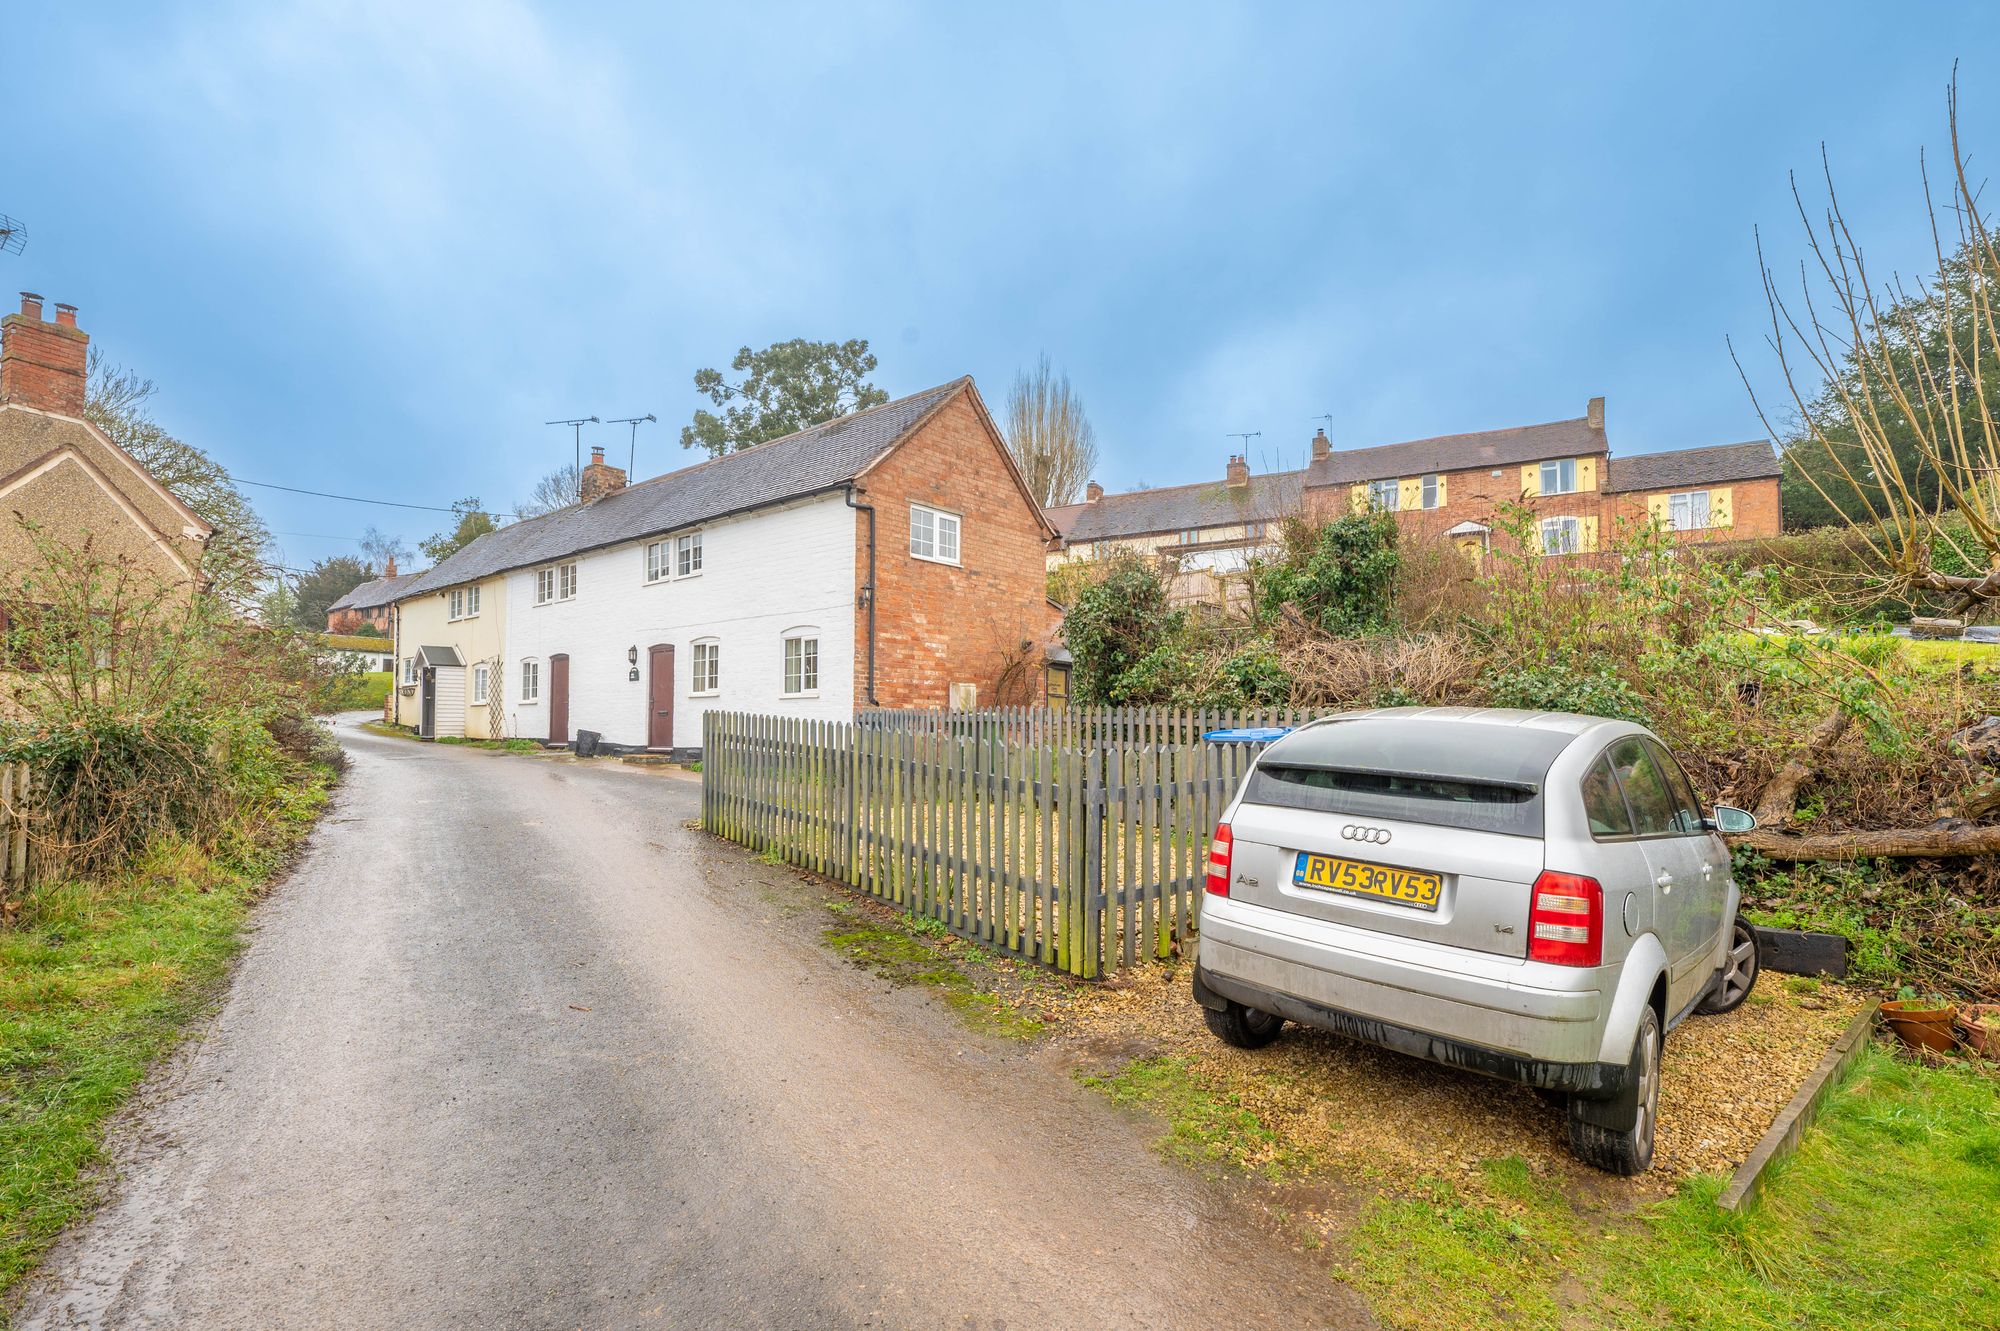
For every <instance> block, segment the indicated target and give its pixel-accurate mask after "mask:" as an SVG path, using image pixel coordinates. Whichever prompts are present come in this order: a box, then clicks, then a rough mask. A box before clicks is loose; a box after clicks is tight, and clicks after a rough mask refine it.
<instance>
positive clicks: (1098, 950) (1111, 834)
mask: <svg viewBox="0 0 2000 1331" xmlns="http://www.w3.org/2000/svg"><path fill="white" fill-rule="evenodd" d="M1305 719H1307V718H1306V717H1305V715H1304V714H1303V713H1298V712H1291V711H1277V710H1273V711H1269V712H1255V713H1222V712H1194V711H1179V710H1172V709H1164V708H1161V709H1151V708H1120V709H1102V710H1096V711H1093V710H1087V709H1060V710H1052V709H1047V708H1019V709H1011V708H1000V709H993V710H988V711H978V712H915V711H871V712H866V713H863V714H861V715H860V716H858V717H857V718H856V720H855V721H854V722H852V723H847V722H831V721H808V720H802V719H796V718H789V717H776V716H761V715H753V714H749V713H737V712H710V713H709V714H708V715H707V717H706V719H705V720H704V722H703V727H702V821H703V825H704V826H705V827H706V828H708V830H709V831H711V832H714V833H715V834H717V835H718V836H722V837H726V838H728V839H729V840H732V841H736V842H739V843H741V844H743V845H745V846H748V847H750V848H751V849H753V850H757V851H761V852H764V853H767V854H774V855H776V856H778V857H780V858H782V859H784V860H785V861H787V862H789V863H792V864H796V865H798V866H799V867H801V868H804V869H809V870H811V871H813V872H815V873H820V874H825V875H827V876H828V877H832V878H836V879H839V880H841V881H842V882H845V883H848V884H850V885H852V886H853V887H855V888H858V889H860V890H862V891H866V892H869V893H872V894H873V895H875V896H877V897H879V898H881V899H882V900H884V901H887V902H890V903H892V904H894V905H896V906H898V907H900V908H901V909H903V910H905V911H907V912H909V913H910V914H911V915H914V916H917V917H919V918H921V919H932V920H937V921H939V922H941V923H942V924H944V925H945V927H947V928H949V929H950V930H952V931H953V932H954V933H957V934H960V935H962V936H964V937H966V938H970V939H974V940H976V941H978V942H980V943H983V944H985V945H987V946H989V947H992V948H995V949H997V950H1000V951H1005V952H1009V953H1012V954H1014V955H1017V956H1021V957H1026V958H1029V959H1031V960H1034V961H1038V962H1041V963H1042V964H1044V965H1048V966H1052V967H1055V968H1057V969H1059V970H1063V971H1067V972H1069V973H1070V974H1072V975H1079V976H1086V977H1093V976H1098V975H1102V974H1104V973H1105V972H1106V970H1107V969H1114V968H1116V967H1118V966H1120V965H1129V964H1131V963H1132V962H1134V961H1135V960H1137V959H1138V958H1139V957H1141V956H1161V957H1164V956H1168V955H1170V954H1171V953H1172V952H1173V950H1174V948H1175V947H1176V946H1177V945H1179V944H1180V943H1181V942H1182V941H1184V940H1186V939H1187V938H1188V937H1189V936H1190V935H1191V934H1192V933H1193V932H1194V930H1195V928H1196V927H1197V924H1198V921H1199V915H1200V910H1201V896H1202V881H1203V878H1204V876H1205V872H1206V863H1207V858H1208V841H1209V836H1210V833H1211V832H1212V831H1213V830H1214V828H1215V823H1216V819H1217V817H1218V815H1219V814H1220V813H1221V811H1222V809H1223V808H1224V807H1225V806H1226V805H1227V804H1228V802H1229V799H1230V797H1231V796H1232V795H1233V794H1234V793H1235V790H1236V787H1237V786H1238V785H1239V784H1240V783H1241V782H1242V779H1243V773H1244V771H1245V770H1246V769H1247V768H1248V766H1249V763H1250V760H1251V758H1252V757H1254V756H1255V754H1256V753H1257V752H1258V751H1259V750H1260V749H1261V748H1262V745H1261V744H1241V743H1209V742H1207V741H1205V740H1204V739H1202V735H1203V734H1204V733H1206V732H1207V731H1210V730H1216V729H1223V728H1233V727H1262V726H1291V725H1296V724H1299V723H1300V722H1302V721H1304V720H1305Z"/></svg>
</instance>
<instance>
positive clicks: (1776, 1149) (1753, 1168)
mask: <svg viewBox="0 0 2000 1331" xmlns="http://www.w3.org/2000/svg"><path fill="white" fill-rule="evenodd" d="M1881 1006H1882V1002H1881V1000H1880V999H1877V1000H1875V1001H1873V1002H1871V1003H1869V1004H1868V1006H1867V1007H1866V1008H1864V1009H1862V1011H1861V1012H1860V1013H1858V1014H1856V1016H1855V1018H1854V1020H1853V1021H1851V1022H1849V1023H1848V1024H1847V1029H1846V1030H1844V1031H1842V1032H1841V1033H1840V1038H1839V1039H1838V1040H1835V1041H1834V1042H1833V1048H1831V1049H1829V1050H1827V1051H1826V1057H1824V1058H1822V1059H1821V1060H1820V1061H1819V1065H1818V1066H1817V1067H1815V1068H1814V1069H1813V1070H1812V1073H1811V1075H1809V1076H1808V1077H1807V1078H1806V1079H1805V1084H1804V1085H1802V1086H1800V1087H1799V1090H1798V1094H1796V1095H1794V1096H1793V1097H1792V1102H1791V1103H1790V1104H1788V1105H1786V1106H1785V1108H1784V1111H1783V1112H1782V1113H1780V1114H1779V1115H1778V1117H1777V1118H1776V1119H1775V1120H1773V1121H1772V1123H1771V1126H1770V1129H1769V1130H1768V1131H1766V1132H1765V1133H1764V1136H1763V1137H1762V1138H1761V1139H1760V1140H1759V1141H1758V1143H1757V1149H1756V1150H1754V1151H1752V1152H1750V1158H1749V1159H1747V1160H1745V1161H1744V1162H1743V1163H1742V1164H1740V1165H1738V1166H1737V1167H1736V1173H1735V1174H1733V1175H1732V1176H1731V1177H1730V1180H1729V1186H1728V1187H1726V1188H1724V1189H1723V1190H1722V1195H1721V1196H1719V1197H1717V1198H1716V1199H1715V1204H1716V1205H1717V1206H1719V1207H1721V1208H1722V1209H1723V1210H1725V1211H1746V1210H1748V1209H1749V1208H1750V1206H1751V1205H1752V1204H1753V1203H1754V1202H1755V1201H1756V1200H1757V1195H1758V1193H1759V1191H1760V1190H1761V1188H1762V1184H1763V1177H1764V1171H1765V1170H1766V1169H1767V1168H1769V1167H1770V1165H1771V1163H1772V1162H1773V1161H1775V1160H1781V1159H1783V1158H1784V1157H1785V1156H1788V1155H1790V1154H1791V1153H1792V1152H1793V1151H1795V1150H1797V1149H1798V1145H1799V1139H1800V1138H1801V1137H1803V1136H1805V1132H1806V1129H1807V1128H1808V1127H1810V1126H1812V1121H1813V1120H1814V1119H1815V1118H1818V1117H1819V1111H1820V1110H1821V1109H1823V1108H1824V1107H1825V1105H1826V1101H1827V1099H1828V1097H1830V1096H1831V1095H1832V1094H1833V1092H1834V1091H1836V1090H1838V1089H1839V1087H1840V1083H1841V1081H1842V1080H1843V1079H1844V1077H1845V1075H1846V1072H1847V1069H1848V1068H1849V1067H1850V1066H1851V1065H1852V1064H1853V1062H1854V1060H1855V1059H1857V1058H1859V1057H1860V1056H1861V1051H1862V1050H1863V1049H1865V1048H1867V1046H1868V1032H1869V1030H1870V1028H1871V1027H1873V1026H1874V1024H1875V1014H1876V1012H1877V1011H1878V1010H1879V1009H1880V1008H1881Z"/></svg>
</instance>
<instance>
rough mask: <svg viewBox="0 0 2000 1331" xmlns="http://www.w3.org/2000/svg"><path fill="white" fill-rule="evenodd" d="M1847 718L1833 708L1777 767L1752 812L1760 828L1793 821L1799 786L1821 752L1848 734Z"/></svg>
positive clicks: (1844, 712) (1773, 827)
mask: <svg viewBox="0 0 2000 1331" xmlns="http://www.w3.org/2000/svg"><path fill="white" fill-rule="evenodd" d="M1848 720H1849V717H1848V715H1847V713H1846V711H1845V710H1843V709H1841V708H1838V707H1836V708H1834V709H1833V711H1831V712H1829V713H1828V714H1827V717H1826V719H1825V720H1824V721H1821V722H1820V723H1819V724H1818V725H1817V726H1815V727H1814V728H1813V733H1812V734H1810V735H1808V736H1807V737H1806V742H1805V743H1804V744H1803V745H1801V746H1800V747H1799V751H1798V752H1797V753H1795V754H1793V755H1792V756H1791V759H1790V760H1789V761H1788V762H1786V764H1785V765H1784V766H1783V767H1781V768H1779V769H1778V774H1777V775H1776V776H1774V777H1772V778H1771V783H1770V784H1769V785H1767V786H1765V787H1764V793H1763V795H1762V797H1760V798H1759V799H1758V801H1757V808H1756V810H1755V812H1756V815H1757V822H1758V823H1759V824H1760V828H1759V831H1769V832H1777V831H1778V830H1779V829H1780V828H1782V827H1783V826H1784V825H1785V824H1786V823H1789V822H1790V821H1791V820H1792V814H1793V813H1794V812H1796V811H1797V809H1798V804H1799V787H1800V786H1802V785H1804V784H1805V783H1806V778H1807V777H1810V776H1811V775H1812V770H1813V765H1814V764H1815V763H1816V762H1818V761H1819V759H1820V757H1821V755H1823V754H1824V753H1825V752H1826V751H1827V750H1828V749H1830V748H1832V747H1833V746H1834V745H1835V744H1837V743H1839V741H1840V737H1841V736H1842V735H1844V734H1846V733H1847V723H1848ZM1750 835H1752V836H1755V835H1757V833H1754V832H1753V833H1751V834H1750Z"/></svg>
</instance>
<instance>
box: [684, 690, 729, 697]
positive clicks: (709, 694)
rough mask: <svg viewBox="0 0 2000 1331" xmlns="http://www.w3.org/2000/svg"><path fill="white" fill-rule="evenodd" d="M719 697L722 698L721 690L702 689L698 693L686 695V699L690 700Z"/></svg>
mask: <svg viewBox="0 0 2000 1331" xmlns="http://www.w3.org/2000/svg"><path fill="white" fill-rule="evenodd" d="M721 696H722V690H721V689H704V690H703V691H702V692H700V693H690V694H688V697H690V698H720V697H721Z"/></svg>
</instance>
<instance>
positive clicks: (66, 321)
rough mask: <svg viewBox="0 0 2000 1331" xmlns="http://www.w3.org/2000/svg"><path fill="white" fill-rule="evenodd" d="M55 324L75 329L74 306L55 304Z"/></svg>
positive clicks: (58, 302) (59, 302)
mask: <svg viewBox="0 0 2000 1331" xmlns="http://www.w3.org/2000/svg"><path fill="white" fill-rule="evenodd" d="M56 322H57V323H59V324H61V325H62V326H63V327H64V328H74V327H76V306H74V305H65V304H63V303H62V302H61V301H57V302H56Z"/></svg>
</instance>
